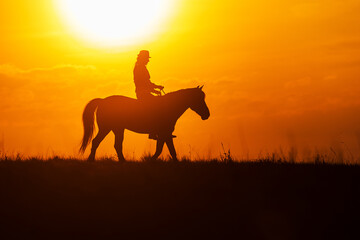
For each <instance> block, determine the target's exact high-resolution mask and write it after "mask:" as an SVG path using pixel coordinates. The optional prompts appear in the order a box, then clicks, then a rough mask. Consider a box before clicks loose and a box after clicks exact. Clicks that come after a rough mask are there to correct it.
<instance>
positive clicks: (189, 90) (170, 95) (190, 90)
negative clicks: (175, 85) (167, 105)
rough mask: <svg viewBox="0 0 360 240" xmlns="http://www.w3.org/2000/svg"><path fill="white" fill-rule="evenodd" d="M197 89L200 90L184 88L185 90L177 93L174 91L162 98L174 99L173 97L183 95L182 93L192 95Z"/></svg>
mask: <svg viewBox="0 0 360 240" xmlns="http://www.w3.org/2000/svg"><path fill="white" fill-rule="evenodd" d="M196 89H198V88H184V89H180V90H176V91H173V92H169V93H167V94H165V95H164V96H162V97H173V96H178V95H182V93H188V94H190V92H193V91H194V90H196Z"/></svg>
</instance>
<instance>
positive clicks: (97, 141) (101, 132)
mask: <svg viewBox="0 0 360 240" xmlns="http://www.w3.org/2000/svg"><path fill="white" fill-rule="evenodd" d="M109 132H110V130H105V129H99V132H98V134H97V135H96V137H95V138H94V139H93V140H92V145H91V153H90V155H89V158H88V161H90V162H93V161H95V153H96V149H97V148H98V147H99V145H100V143H101V141H102V140H103V139H104V138H105V137H106V135H108V133H109Z"/></svg>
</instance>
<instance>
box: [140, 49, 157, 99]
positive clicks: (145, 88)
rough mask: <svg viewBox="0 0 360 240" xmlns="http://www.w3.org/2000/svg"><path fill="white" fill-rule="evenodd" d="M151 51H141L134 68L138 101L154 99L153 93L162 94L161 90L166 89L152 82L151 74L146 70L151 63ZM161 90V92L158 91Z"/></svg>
mask: <svg viewBox="0 0 360 240" xmlns="http://www.w3.org/2000/svg"><path fill="white" fill-rule="evenodd" d="M149 58H150V56H149V51H147V50H141V51H140V53H139V54H138V56H137V61H136V63H135V67H134V82H135V87H136V89H135V92H136V97H137V98H138V99H146V98H148V97H152V96H154V95H152V93H154V94H156V95H160V94H161V92H160V91H161V90H163V89H164V87H163V86H161V85H156V84H155V83H152V82H151V81H150V74H149V71H148V70H147V68H146V65H147V64H148V62H149ZM157 89H159V90H157Z"/></svg>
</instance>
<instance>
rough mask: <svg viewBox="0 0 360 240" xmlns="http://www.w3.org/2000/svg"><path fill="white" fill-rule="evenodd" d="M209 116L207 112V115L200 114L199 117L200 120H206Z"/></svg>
mask: <svg viewBox="0 0 360 240" xmlns="http://www.w3.org/2000/svg"><path fill="white" fill-rule="evenodd" d="M209 117H210V114H208V115H206V116H201V119H202V120H206V119H208V118H209Z"/></svg>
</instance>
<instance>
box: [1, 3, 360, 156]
mask: <svg viewBox="0 0 360 240" xmlns="http://www.w3.org/2000/svg"><path fill="white" fill-rule="evenodd" d="M178 2H179V3H178V5H177V9H176V11H174V14H173V16H172V18H170V19H168V23H167V28H166V29H164V31H163V32H162V33H161V34H158V35H157V36H156V37H154V39H152V40H149V41H148V42H146V41H145V43H142V44H139V45H133V46H127V47H120V48H117V49H101V48H96V47H94V46H91V47H90V46H89V45H88V44H86V43H84V42H83V41H82V40H79V39H77V38H76V37H75V36H74V35H73V34H72V33H71V32H70V31H69V30H68V29H67V27H66V26H65V25H64V24H63V22H62V19H61V18H60V17H59V14H58V11H57V9H55V7H54V6H55V5H54V4H53V2H52V1H49V0H37V1H30V0H11V1H10V0H6V1H1V2H0V21H1V24H0V49H1V54H0V94H1V95H0V96H1V101H0V133H1V134H3V136H4V139H5V150H6V152H7V153H9V154H14V153H21V154H23V155H25V156H27V155H39V156H51V155H53V154H58V155H74V156H78V155H77V150H78V147H79V142H80V140H81V138H82V123H81V115H82V111H83V108H84V106H85V104H86V103H87V102H88V101H89V100H91V99H93V98H96V97H106V96H109V95H115V94H122V95H127V96H131V97H135V93H134V84H133V80H132V68H133V65H134V62H135V59H136V55H137V53H138V51H139V50H141V49H148V50H149V51H150V54H151V55H152V58H151V61H150V63H149V65H148V69H149V71H150V74H151V76H152V81H154V82H155V83H157V84H161V85H164V86H165V90H166V91H167V92H169V91H174V90H177V89H180V88H188V87H195V86H197V85H199V84H201V85H202V84H205V87H204V91H205V92H206V94H207V98H206V101H207V103H208V106H209V108H210V111H211V116H210V119H209V120H207V121H202V120H201V119H200V117H199V116H197V115H196V114H195V113H194V112H192V111H191V110H189V111H188V112H186V114H185V115H184V116H183V117H182V118H181V119H180V120H179V122H178V124H177V127H176V130H175V134H176V135H177V136H178V138H177V139H176V140H175V145H176V147H177V150H178V153H179V155H180V156H184V155H187V156H189V154H190V153H191V157H192V158H193V159H196V158H199V157H209V156H212V157H218V156H219V153H220V151H221V143H223V144H224V146H225V148H226V149H229V148H230V149H231V152H232V153H233V154H234V155H235V157H237V158H238V159H248V158H256V157H258V156H259V155H264V154H266V153H272V152H278V153H281V152H282V153H283V154H284V155H286V156H287V155H288V152H289V151H290V150H291V148H292V147H293V148H295V149H296V150H297V152H298V156H299V158H304V159H305V160H306V158H307V157H309V155H310V154H314V153H315V152H321V153H325V152H326V153H327V154H330V155H331V154H334V153H332V151H331V150H330V148H331V149H333V150H334V152H335V153H336V154H337V155H340V154H343V156H344V157H345V158H347V161H360V126H359V122H360V98H359V93H360V28H359V26H360V18H359V15H358V13H359V12H360V2H359V1H356V0H342V1H338V0H327V1H310V0H309V1H305V0H295V1H287V2H286V1H285V2H284V1H278V0H276V1H265V0H254V1H230V0H225V1H214V0H196V1H194V0H178ZM1 138H2V137H1V135H0V141H1ZM112 146H113V135H111V136H110V135H109V136H108V137H107V139H106V140H105V142H104V143H103V144H102V145H100V148H99V150H98V153H99V155H98V156H100V155H114V154H115V150H114V149H113V147H112ZM154 150H155V142H154V141H150V140H148V139H147V136H145V135H139V134H134V133H130V132H126V135H125V141H124V151H125V156H128V158H129V157H132V156H135V157H137V156H141V155H142V154H143V153H144V152H146V151H151V152H153V151H154ZM86 154H88V152H86ZM165 154H166V152H165Z"/></svg>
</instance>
